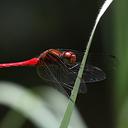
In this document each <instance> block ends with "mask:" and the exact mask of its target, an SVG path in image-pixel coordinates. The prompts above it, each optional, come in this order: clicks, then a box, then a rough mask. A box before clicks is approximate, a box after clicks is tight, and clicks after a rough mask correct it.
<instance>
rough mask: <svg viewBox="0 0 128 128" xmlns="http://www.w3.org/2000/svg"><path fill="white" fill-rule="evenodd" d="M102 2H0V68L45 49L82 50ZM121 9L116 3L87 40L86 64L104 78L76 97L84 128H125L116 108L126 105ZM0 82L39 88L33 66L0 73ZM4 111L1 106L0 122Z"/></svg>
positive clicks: (124, 32)
mask: <svg viewBox="0 0 128 128" xmlns="http://www.w3.org/2000/svg"><path fill="white" fill-rule="evenodd" d="M103 2H104V1H103V0H95V1H94V0H86V1H85V0H79V1H78V0H74V1H72V0H71V1H69V0H62V1H59V0H56V1H53V0H42V1H38V0H36V1H29V2H23V1H17V2H12V1H4V2H0V58H1V59H0V63H3V62H13V61H21V60H25V59H29V58H32V57H34V56H38V55H39V54H40V53H41V52H43V51H44V50H46V49H49V48H68V49H76V50H79V51H83V50H84V49H85V47H86V43H87V41H88V39H89V36H90V32H91V29H92V27H93V25H94V21H95V18H96V16H97V14H98V12H99V8H100V7H101V5H102V4H103ZM127 4H128V2H127V1H126V0H122V1H121V2H118V1H117V3H116V2H114V3H113V4H112V5H111V6H110V7H109V9H108V10H107V12H106V13H105V15H104V16H103V18H102V20H101V21H100V24H99V26H98V28H97V30H96V33H95V36H94V39H93V43H92V47H91V50H90V52H91V53H94V55H93V57H92V58H90V59H89V60H90V63H93V64H94V65H96V66H98V67H100V68H102V69H103V70H104V71H105V73H106V76H107V79H106V80H105V81H102V82H100V83H94V84H91V85H88V93H87V94H85V95H79V96H78V99H77V107H78V109H79V111H80V113H81V115H82V117H83V118H84V120H85V121H86V123H87V126H88V127H89V128H113V127H114V126H115V124H116V125H118V127H119V128H125V127H123V126H121V124H123V122H122V120H121V119H124V118H125V119H127V118H128V117H127V114H126V112H127V109H126V108H127V107H126V106H124V108H123V107H122V106H123V105H127V103H126V102H127V73H128V72H127V71H128V70H127V63H128V61H124V60H128V59H127V58H128V56H127V55H128V53H127V47H128V46H127V30H128V25H127ZM115 56H116V57H115ZM118 65H119V66H118ZM114 73H115V75H114ZM114 76H115V77H114ZM121 78H122V79H121ZM0 80H1V81H11V82H16V83H19V84H22V85H23V86H27V88H32V87H33V86H35V85H41V84H43V81H42V80H41V79H40V78H39V77H38V75H37V73H36V69H35V68H33V67H20V68H8V69H1V70H0ZM114 80H115V81H114ZM124 81H125V82H124ZM125 111H126V112H125ZM6 112H7V109H5V107H3V106H1V107H0V113H1V115H0V117H1V119H2V118H3V116H4V114H5V113H6ZM122 113H125V116H124V115H123V114H122ZM120 115H121V116H120ZM116 117H119V118H116ZM120 117H121V118H120ZM126 117H127V118H126ZM117 120H118V121H117ZM126 122H127V120H126ZM118 123H119V124H118ZM29 125H30V126H29ZM28 126H29V127H32V124H31V123H30V122H29V123H27V124H26V127H28ZM125 126H127V124H126V125H125ZM33 127H34V126H33Z"/></svg>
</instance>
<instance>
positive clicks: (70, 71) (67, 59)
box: [0, 49, 106, 94]
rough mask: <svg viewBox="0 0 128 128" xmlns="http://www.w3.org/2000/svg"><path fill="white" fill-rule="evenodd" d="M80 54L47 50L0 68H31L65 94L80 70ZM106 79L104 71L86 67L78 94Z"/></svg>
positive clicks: (71, 86) (90, 66)
mask: <svg viewBox="0 0 128 128" xmlns="http://www.w3.org/2000/svg"><path fill="white" fill-rule="evenodd" d="M79 56H80V53H79V52H78V51H76V50H71V49H48V50H45V51H44V52H42V53H41V54H40V55H39V56H38V57H34V58H31V59H28V60H24V61H20V62H11V63H2V64H0V68H9V67H20V66H33V67H36V68H37V73H38V75H39V76H40V77H41V78H42V79H44V80H45V81H48V82H52V83H54V84H55V85H56V87H57V88H58V90H60V91H62V92H63V93H64V94H67V91H66V90H69V91H71V90H72V89H73V85H74V82H75V79H76V77H77V73H78V70H79V68H80V58H79ZM104 79H106V74H105V73H104V71H103V70H102V69H100V68H98V67H96V66H93V65H88V64H87V65H86V66H85V69H84V72H83V76H82V79H81V84H80V89H79V93H86V92H87V86H86V84H89V83H95V82H99V81H102V80H104Z"/></svg>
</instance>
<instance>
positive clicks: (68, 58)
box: [63, 51, 76, 64]
mask: <svg viewBox="0 0 128 128" xmlns="http://www.w3.org/2000/svg"><path fill="white" fill-rule="evenodd" d="M63 57H64V59H66V61H68V63H72V64H74V63H75V62H76V55H75V53H73V52H71V51H65V52H63Z"/></svg>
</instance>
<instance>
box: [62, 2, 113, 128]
mask: <svg viewBox="0 0 128 128" xmlns="http://www.w3.org/2000/svg"><path fill="white" fill-rule="evenodd" d="M112 1H113V0H106V1H105V3H104V4H103V6H102V8H101V10H100V12H99V14H98V16H97V18H96V22H95V25H94V27H93V29H92V32H91V36H90V38H89V41H88V43H87V46H86V50H85V53H84V56H83V59H82V62H81V65H80V69H79V72H78V75H77V78H76V81H75V84H74V88H73V90H72V93H71V96H70V99H71V100H69V103H68V106H67V109H66V112H65V114H64V117H63V119H62V122H61V125H60V128H67V127H68V125H69V122H70V118H71V115H72V112H73V109H74V105H75V101H76V98H77V94H78V90H79V86H80V82H81V78H82V74H83V70H84V67H85V64H86V60H87V56H88V53H89V49H90V46H91V43H92V39H93V36H94V33H95V30H96V27H97V25H98V23H99V21H100V18H101V17H102V15H103V14H104V12H105V11H106V9H107V8H108V7H109V5H110V4H111V3H112Z"/></svg>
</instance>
